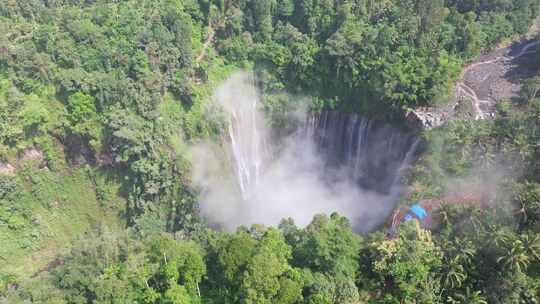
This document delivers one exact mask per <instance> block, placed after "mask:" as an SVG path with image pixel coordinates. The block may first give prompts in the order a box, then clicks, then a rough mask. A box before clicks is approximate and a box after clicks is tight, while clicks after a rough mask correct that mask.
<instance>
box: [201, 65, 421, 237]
mask: <svg viewBox="0 0 540 304" xmlns="http://www.w3.org/2000/svg"><path fill="white" fill-rule="evenodd" d="M214 102H215V103H217V105H219V106H220V107H221V109H222V110H223V111H224V112H225V115H226V120H227V125H228V126H227V128H226V130H225V131H226V132H225V133H226V134H224V141H223V145H219V144H215V143H200V144H198V145H196V146H194V147H192V151H191V152H192V153H191V160H192V164H193V169H192V172H193V182H194V183H195V185H196V186H198V187H199V188H200V189H201V211H202V213H203V215H204V216H205V217H206V218H207V219H208V220H209V221H210V222H211V223H213V224H216V225H218V226H221V227H223V228H225V229H234V228H235V227H237V226H238V225H250V224H254V223H259V224H266V225H276V224H278V223H279V221H280V220H281V219H283V218H287V217H291V218H293V219H294V220H295V222H296V223H297V224H298V225H301V226H304V225H306V224H308V223H309V222H310V221H311V219H312V218H313V216H314V215H315V214H318V213H327V214H330V213H332V212H338V213H340V214H342V215H345V216H347V217H348V218H349V219H350V220H351V221H352V222H353V226H354V227H355V228H356V229H357V230H360V231H368V230H369V229H372V228H374V227H375V226H376V225H378V224H380V223H381V221H382V220H383V219H384V218H385V217H386V216H387V215H388V214H389V213H390V212H391V210H392V208H393V207H394V202H395V200H396V197H397V194H398V191H399V185H398V183H396V182H395V181H396V180H397V178H396V177H397V175H398V174H400V172H401V171H402V169H403V166H404V164H406V163H407V162H409V161H410V156H411V155H412V154H413V153H411V152H413V150H414V147H415V146H416V144H411V143H410V141H409V142H408V143H407V145H405V146H406V148H403V147H400V149H401V150H403V151H401V152H400V153H399V154H400V155H398V159H399V162H397V163H396V164H393V165H392V167H393V171H392V170H390V171H389V172H393V173H392V174H390V175H392V176H386V177H385V178H386V180H391V181H392V182H391V183H390V184H388V185H387V186H386V187H387V191H383V192H381V191H374V190H370V189H369V187H362V186H361V185H359V180H366V179H369V175H370V170H368V169H369V167H370V165H371V167H373V164H377V163H378V164H381V163H386V162H384V160H383V159H382V158H378V159H373V160H372V161H370V160H366V158H367V157H368V155H370V156H369V157H371V158H377V157H375V156H376V155H378V154H381V153H382V152H384V153H386V154H388V152H389V150H388V149H390V150H391V149H392V145H396V142H399V141H400V140H401V142H402V143H403V136H399V134H398V135H397V136H393V134H392V136H388V135H389V134H388V132H386V131H388V130H387V129H385V128H373V130H372V129H370V128H369V126H368V125H369V123H366V121H362V120H361V119H359V117H358V116H351V117H347V118H346V119H344V118H343V117H342V116H340V115H337V114H332V113H330V114H325V115H324V116H323V115H319V116H314V115H311V116H310V115H307V114H306V113H305V112H304V115H299V117H303V118H300V119H302V120H303V121H304V123H303V127H301V128H298V130H297V131H296V132H294V133H293V134H291V135H289V136H287V137H286V138H281V139H280V140H279V142H276V141H272V140H271V136H270V134H271V133H272V132H271V131H272V130H270V129H269V127H268V124H267V122H266V121H265V117H264V115H263V113H262V112H261V111H260V107H259V106H260V105H259V94H258V91H257V89H256V87H255V85H254V84H253V81H252V77H251V75H249V74H245V73H237V74H235V75H233V76H232V77H231V78H230V79H229V80H227V81H226V82H225V83H224V84H223V85H222V86H221V87H220V88H219V89H218V90H217V91H216V93H215V96H214ZM375 129H376V130H375ZM383 136H384V139H383V138H377V137H383ZM334 137H339V138H340V140H341V141H340V142H339V143H338V142H337V141H335V139H332V138H334ZM369 137H371V138H370V139H369ZM368 139H369V140H368ZM379 139H380V141H378V140H379ZM376 141H378V142H379V143H380V142H383V143H386V144H385V145H384V146H381V145H380V144H379V145H375V144H370V142H371V143H374V142H376ZM325 145H326V146H330V148H332V149H329V148H328V147H326V148H325V147H324V146H325ZM336 145H345V147H341V151H342V152H343V153H341V154H344V155H346V157H345V158H344V159H343V160H342V161H341V162H339V163H336V162H335V161H333V162H332V161H329V159H330V158H332V157H333V156H335V154H336V153H337V151H336V150H335V148H336V147H334V146H336ZM401 146H403V145H401ZM413 146H414V147H413ZM338 154H339V153H338ZM394 154H395V153H394ZM328 156H332V157H328ZM372 169H373V168H372ZM375 169H376V168H375ZM371 171H373V170H371ZM378 171H380V170H378Z"/></svg>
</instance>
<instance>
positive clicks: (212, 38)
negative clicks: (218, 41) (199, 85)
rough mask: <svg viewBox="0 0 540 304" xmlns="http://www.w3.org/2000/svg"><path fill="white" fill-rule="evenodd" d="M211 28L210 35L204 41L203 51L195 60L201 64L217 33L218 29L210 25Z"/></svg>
mask: <svg viewBox="0 0 540 304" xmlns="http://www.w3.org/2000/svg"><path fill="white" fill-rule="evenodd" d="M209 29H210V32H209V33H208V37H207V38H206V40H205V41H204V44H203V48H202V50H201V53H200V54H199V55H198V56H197V58H196V59H195V62H196V63H197V64H199V63H200V62H201V61H202V60H203V59H204V56H206V51H207V50H208V48H209V47H210V45H211V44H212V41H214V36H215V34H216V31H214V29H213V28H212V27H209Z"/></svg>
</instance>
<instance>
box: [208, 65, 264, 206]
mask: <svg viewBox="0 0 540 304" xmlns="http://www.w3.org/2000/svg"><path fill="white" fill-rule="evenodd" d="M236 77H237V78H238V80H235V81H234V83H235V84H236V86H235V87H227V88H226V90H224V91H223V92H218V94H217V95H218V96H217V98H218V99H219V101H220V104H221V105H222V106H223V109H224V110H225V112H226V115H227V120H228V129H227V131H228V137H229V140H230V148H231V149H230V150H231V155H232V158H233V163H234V166H235V173H236V178H237V180H238V186H239V188H240V192H241V194H242V197H243V199H247V198H248V197H249V195H250V192H251V191H252V189H254V188H255V187H256V185H257V182H258V180H259V177H260V174H261V167H262V166H263V162H264V155H265V151H267V150H268V149H267V148H266V147H265V146H266V142H267V140H266V132H265V127H264V125H263V124H264V123H265V121H264V117H263V116H262V115H261V113H260V111H259V109H258V106H259V98H260V97H259V93H258V92H257V89H256V86H255V85H254V80H253V76H252V75H250V74H238V75H236ZM220 93H221V94H220Z"/></svg>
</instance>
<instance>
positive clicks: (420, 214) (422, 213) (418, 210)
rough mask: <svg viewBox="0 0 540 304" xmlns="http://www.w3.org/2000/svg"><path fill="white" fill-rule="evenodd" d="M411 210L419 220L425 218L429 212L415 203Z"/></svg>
mask: <svg viewBox="0 0 540 304" xmlns="http://www.w3.org/2000/svg"><path fill="white" fill-rule="evenodd" d="M410 212H411V213H412V214H414V215H415V216H416V217H417V218H418V219H419V220H423V219H424V218H425V217H426V216H427V212H426V210H425V209H424V208H422V206H420V205H419V204H414V205H412V206H411V208H410Z"/></svg>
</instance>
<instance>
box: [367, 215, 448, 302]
mask: <svg viewBox="0 0 540 304" xmlns="http://www.w3.org/2000/svg"><path fill="white" fill-rule="evenodd" d="M374 246H376V249H375V250H376V251H375V252H376V256H375V259H374V260H373V269H374V271H376V272H378V273H380V274H381V278H384V282H381V283H382V285H381V288H384V290H388V293H389V294H387V295H385V297H386V298H388V299H390V298H392V299H395V301H399V302H411V301H413V300H415V299H421V298H424V297H428V298H429V297H435V295H436V294H437V290H436V286H435V290H434V289H433V286H430V284H429V283H430V278H433V276H434V273H436V272H437V271H439V269H440V267H441V264H442V253H441V250H440V248H439V247H437V246H436V245H435V244H434V243H433V241H432V239H431V233H430V232H429V231H426V230H423V229H421V228H420V227H419V224H418V222H417V221H411V222H406V223H403V224H401V225H400V227H399V232H398V236H397V238H396V239H391V240H385V241H382V242H381V243H378V244H374Z"/></svg>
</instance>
